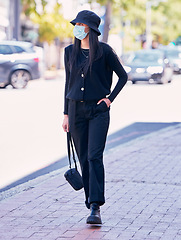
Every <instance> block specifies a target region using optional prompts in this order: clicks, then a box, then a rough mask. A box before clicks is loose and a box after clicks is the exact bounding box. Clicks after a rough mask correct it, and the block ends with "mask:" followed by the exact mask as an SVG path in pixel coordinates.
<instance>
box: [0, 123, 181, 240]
mask: <svg viewBox="0 0 181 240" xmlns="http://www.w3.org/2000/svg"><path fill="white" fill-rule="evenodd" d="M66 169H67V168H64V169H60V170H57V171H55V172H52V173H50V174H47V175H45V176H42V177H39V178H38V179H35V180H32V181H30V182H27V183H25V184H23V185H21V186H18V187H16V188H14V189H11V190H8V191H7V192H4V193H2V194H0V200H1V202H0V239H2V240H11V239H16V240H20V239H21V240H22V239H28V240H29V239H30V240H41V239H42V240H61V239H64V240H65V239H67V240H68V239H77V240H85V239H104V240H110V239H120V240H129V239H134V240H158V239H161V240H180V239H181V124H178V125H174V126H172V127H168V128H165V129H163V130H159V131H157V132H154V133H151V134H149V135H146V136H143V137H140V138H138V139H135V140H132V141H130V142H128V143H125V144H122V145H120V146H118V147H116V148H114V149H111V150H109V151H108V152H107V153H106V155H105V169H106V204H105V205H104V206H102V207H101V215H102V221H103V224H102V226H101V227H98V226H89V225H87V224H86V223H85V222H86V218H87V216H88V215H89V210H88V209H86V207H85V206H84V194H83V191H82V190H81V191H78V192H76V191H74V190H72V188H71V187H70V186H69V184H68V183H67V182H66V180H65V179H64V177H63V173H64V172H65V170H66Z"/></svg>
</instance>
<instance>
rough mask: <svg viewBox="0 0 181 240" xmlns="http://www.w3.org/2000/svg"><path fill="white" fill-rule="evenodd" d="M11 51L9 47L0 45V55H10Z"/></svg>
mask: <svg viewBox="0 0 181 240" xmlns="http://www.w3.org/2000/svg"><path fill="white" fill-rule="evenodd" d="M12 53H13V51H12V49H11V47H10V46H8V45H5V44H1V45H0V54H12Z"/></svg>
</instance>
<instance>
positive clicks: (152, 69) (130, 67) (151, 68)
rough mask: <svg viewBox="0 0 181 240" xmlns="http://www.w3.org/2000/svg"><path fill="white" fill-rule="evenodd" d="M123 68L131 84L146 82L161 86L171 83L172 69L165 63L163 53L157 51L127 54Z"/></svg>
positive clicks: (140, 51)
mask: <svg viewBox="0 0 181 240" xmlns="http://www.w3.org/2000/svg"><path fill="white" fill-rule="evenodd" d="M123 59H124V58H123ZM123 66H124V68H125V70H126V72H127V74H128V80H130V81H132V83H136V82H137V81H148V82H149V83H153V82H155V83H162V84H163V83H169V82H171V81H172V75H173V69H172V68H171V66H170V64H169V62H168V61H166V59H165V57H164V53H163V51H160V50H157V49H148V50H147V49H144V50H139V51H135V52H132V53H129V57H128V58H127V60H126V62H123Z"/></svg>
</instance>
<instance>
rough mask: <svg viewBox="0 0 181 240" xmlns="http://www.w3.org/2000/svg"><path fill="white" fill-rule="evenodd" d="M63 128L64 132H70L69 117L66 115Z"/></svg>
mask: <svg viewBox="0 0 181 240" xmlns="http://www.w3.org/2000/svg"><path fill="white" fill-rule="evenodd" d="M62 127H63V130H64V132H69V117H68V115H64V119H63V124H62Z"/></svg>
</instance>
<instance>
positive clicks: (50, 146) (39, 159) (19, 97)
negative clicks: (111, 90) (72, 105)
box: [0, 75, 181, 188]
mask: <svg viewBox="0 0 181 240" xmlns="http://www.w3.org/2000/svg"><path fill="white" fill-rule="evenodd" d="M180 89H181V75H175V76H174V79H173V81H172V83H171V84H165V85H156V84H144V83H141V84H135V85H132V84H130V83H128V84H127V85H126V86H125V88H124V89H123V91H122V92H121V93H120V94H119V95H118V97H117V98H116V99H115V101H114V102H113V104H112V106H111V124H110V129H109V135H110V134H112V133H115V132H116V131H118V130H120V129H122V128H124V127H126V126H128V125H130V124H133V123H135V122H181V111H180V106H179V104H180V102H181V94H180ZM63 91H64V77H63V76H62V77H61V78H56V79H53V80H44V79H40V80H34V81H31V82H29V84H28V87H27V88H26V89H23V90H15V89H1V90H0V108H1V121H0V123H1V124H0V136H1V137H0V153H1V159H0V188H3V187H4V186H6V185H8V184H10V183H12V182H14V181H16V180H18V179H20V178H22V177H24V176H26V175H28V174H30V173H33V172H34V171H37V170H39V169H41V168H44V167H46V166H47V165H49V164H51V163H53V162H55V161H57V160H58V159H60V158H62V157H64V156H65V155H66V153H67V150H66V134H65V133H64V132H63V130H62V126H61V125H62V120H63Z"/></svg>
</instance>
